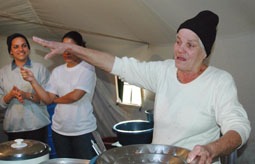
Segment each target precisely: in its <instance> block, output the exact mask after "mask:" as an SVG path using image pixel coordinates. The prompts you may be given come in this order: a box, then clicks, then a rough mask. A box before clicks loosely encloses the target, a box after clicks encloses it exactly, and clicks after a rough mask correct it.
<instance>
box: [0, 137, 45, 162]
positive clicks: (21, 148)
mask: <svg viewBox="0 0 255 164" xmlns="http://www.w3.org/2000/svg"><path fill="white" fill-rule="evenodd" d="M0 150H1V153H0V164H38V163H40V162H42V161H46V160H48V159H49V151H50V150H49V146H48V145H47V144H45V143H42V142H39V141H35V140H23V139H16V140H14V141H8V142H4V143H1V144H0Z"/></svg>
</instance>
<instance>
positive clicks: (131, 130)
mask: <svg viewBox="0 0 255 164" xmlns="http://www.w3.org/2000/svg"><path fill="white" fill-rule="evenodd" d="M113 131H114V132H115V133H117V137H118V141H119V143H120V144H121V145H132V144H148V143H151V141H152V134H153V123H152V122H150V121H146V120H129V121H122V122H119V123H117V124H115V125H114V126H113Z"/></svg>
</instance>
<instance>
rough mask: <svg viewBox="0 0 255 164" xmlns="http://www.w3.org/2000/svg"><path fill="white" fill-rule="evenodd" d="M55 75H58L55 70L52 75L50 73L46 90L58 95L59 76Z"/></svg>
mask: <svg viewBox="0 0 255 164" xmlns="http://www.w3.org/2000/svg"><path fill="white" fill-rule="evenodd" d="M55 76H56V71H55V70H53V71H52V73H51V75H50V79H49V81H48V82H47V84H46V88H45V90H46V91H47V92H50V93H53V94H55V95H58V84H57V78H56V77H55Z"/></svg>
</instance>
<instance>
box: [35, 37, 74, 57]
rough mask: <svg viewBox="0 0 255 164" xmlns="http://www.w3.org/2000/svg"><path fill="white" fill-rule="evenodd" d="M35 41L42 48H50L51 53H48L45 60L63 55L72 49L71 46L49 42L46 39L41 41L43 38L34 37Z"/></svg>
mask: <svg viewBox="0 0 255 164" xmlns="http://www.w3.org/2000/svg"><path fill="white" fill-rule="evenodd" d="M33 41H34V42H36V43H38V44H40V45H41V46H43V47H46V48H49V49H50V50H51V52H50V53H48V54H46V55H45V56H44V59H50V58H52V57H53V56H57V55H59V54H62V53H63V52H65V51H67V50H68V49H69V48H70V44H67V43H61V42H54V41H48V40H44V39H41V38H38V37H35V36H34V37H33Z"/></svg>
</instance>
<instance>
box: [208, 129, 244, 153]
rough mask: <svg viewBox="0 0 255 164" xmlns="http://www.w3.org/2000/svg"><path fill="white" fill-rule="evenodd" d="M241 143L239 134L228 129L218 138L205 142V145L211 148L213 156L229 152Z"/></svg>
mask: <svg viewBox="0 0 255 164" xmlns="http://www.w3.org/2000/svg"><path fill="white" fill-rule="evenodd" d="M241 144H242V139H241V137H240V135H239V134H238V133H237V132H236V131H233V130H230V131H228V132H227V133H226V134H224V135H223V136H222V137H221V138H220V139H218V140H216V141H214V142H212V143H210V144H207V145H206V147H208V149H210V150H211V152H212V156H213V157H219V156H226V155H229V154H231V153H232V152H233V151H234V150H235V149H236V148H238V147H239V146H240V145H241Z"/></svg>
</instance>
